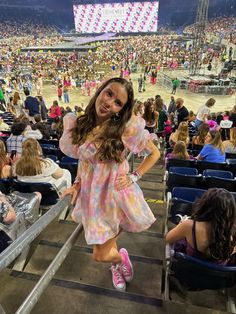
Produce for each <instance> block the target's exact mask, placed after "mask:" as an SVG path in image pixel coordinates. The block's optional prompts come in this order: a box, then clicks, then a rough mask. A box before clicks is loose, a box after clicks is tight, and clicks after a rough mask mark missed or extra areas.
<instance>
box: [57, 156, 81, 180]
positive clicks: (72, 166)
mask: <svg viewBox="0 0 236 314" xmlns="http://www.w3.org/2000/svg"><path fill="white" fill-rule="evenodd" d="M59 166H60V167H61V168H63V169H67V170H69V171H70V173H71V180H72V182H74V181H75V178H76V175H77V169H78V160H76V162H73V161H69V162H67V161H61V162H60V163H59Z"/></svg>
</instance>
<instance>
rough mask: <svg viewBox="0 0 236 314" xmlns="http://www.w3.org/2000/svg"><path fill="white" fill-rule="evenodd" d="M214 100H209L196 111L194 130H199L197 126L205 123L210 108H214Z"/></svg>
mask: <svg viewBox="0 0 236 314" xmlns="http://www.w3.org/2000/svg"><path fill="white" fill-rule="evenodd" d="M215 102H216V101H215V99H214V98H209V99H208V100H207V102H206V103H205V105H202V106H201V107H200V108H199V109H198V111H197V116H196V120H195V127H196V129H198V128H199V126H200V125H201V124H202V123H203V122H206V121H207V116H208V115H209V114H210V110H211V109H210V108H211V107H213V106H214V104H215Z"/></svg>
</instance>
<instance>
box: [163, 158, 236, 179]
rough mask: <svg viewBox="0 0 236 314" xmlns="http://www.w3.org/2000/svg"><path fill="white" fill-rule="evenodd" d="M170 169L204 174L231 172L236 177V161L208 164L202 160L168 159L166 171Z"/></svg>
mask: <svg viewBox="0 0 236 314" xmlns="http://www.w3.org/2000/svg"><path fill="white" fill-rule="evenodd" d="M170 167H188V168H196V169H197V170H198V172H199V173H203V171H204V170H206V169H214V170H224V171H231V172H232V173H233V175H234V176H236V159H226V161H225V162H222V163H221V162H208V161H200V160H183V159H174V158H173V159H172V158H171V159H168V160H167V163H166V170H167V171H169V168H170Z"/></svg>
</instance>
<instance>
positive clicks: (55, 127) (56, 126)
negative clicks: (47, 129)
mask: <svg viewBox="0 0 236 314" xmlns="http://www.w3.org/2000/svg"><path fill="white" fill-rule="evenodd" d="M51 129H52V133H53V136H56V137H57V138H58V139H59V138H60V137H61V136H62V133H63V121H62V118H60V117H56V118H55V119H54V122H53V123H52V125H51Z"/></svg>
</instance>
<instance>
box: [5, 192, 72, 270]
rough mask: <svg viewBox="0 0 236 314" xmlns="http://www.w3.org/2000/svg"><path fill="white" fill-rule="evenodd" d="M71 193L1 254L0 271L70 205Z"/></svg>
mask: <svg viewBox="0 0 236 314" xmlns="http://www.w3.org/2000/svg"><path fill="white" fill-rule="evenodd" d="M70 201H71V195H67V196H66V197H64V198H63V199H61V200H60V201H59V202H58V203H56V204H55V205H53V206H52V208H51V209H50V210H49V211H48V212H47V213H45V214H44V215H43V216H42V217H40V218H39V219H38V220H37V221H36V222H35V223H34V224H33V225H32V226H31V227H30V228H28V229H27V230H26V231H25V232H24V233H22V234H21V235H20V236H19V237H18V238H17V239H16V240H15V241H14V242H13V243H12V244H11V245H9V246H8V247H7V248H6V249H5V250H4V251H3V252H2V253H1V254H0V271H1V270H3V269H4V268H6V267H7V266H8V265H9V264H10V263H11V262H13V261H14V259H15V258H16V257H17V256H19V255H20V253H21V252H22V251H23V250H24V249H25V248H26V247H27V245H29V244H30V243H31V242H32V241H33V240H34V239H35V238H36V237H37V236H38V235H39V234H40V233H41V232H42V231H43V230H44V229H45V228H46V227H47V226H48V225H49V224H50V223H51V222H52V221H53V219H55V218H56V217H57V216H58V215H59V214H60V213H61V212H62V211H63V210H64V209H65V207H66V206H69V204H70Z"/></svg>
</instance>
